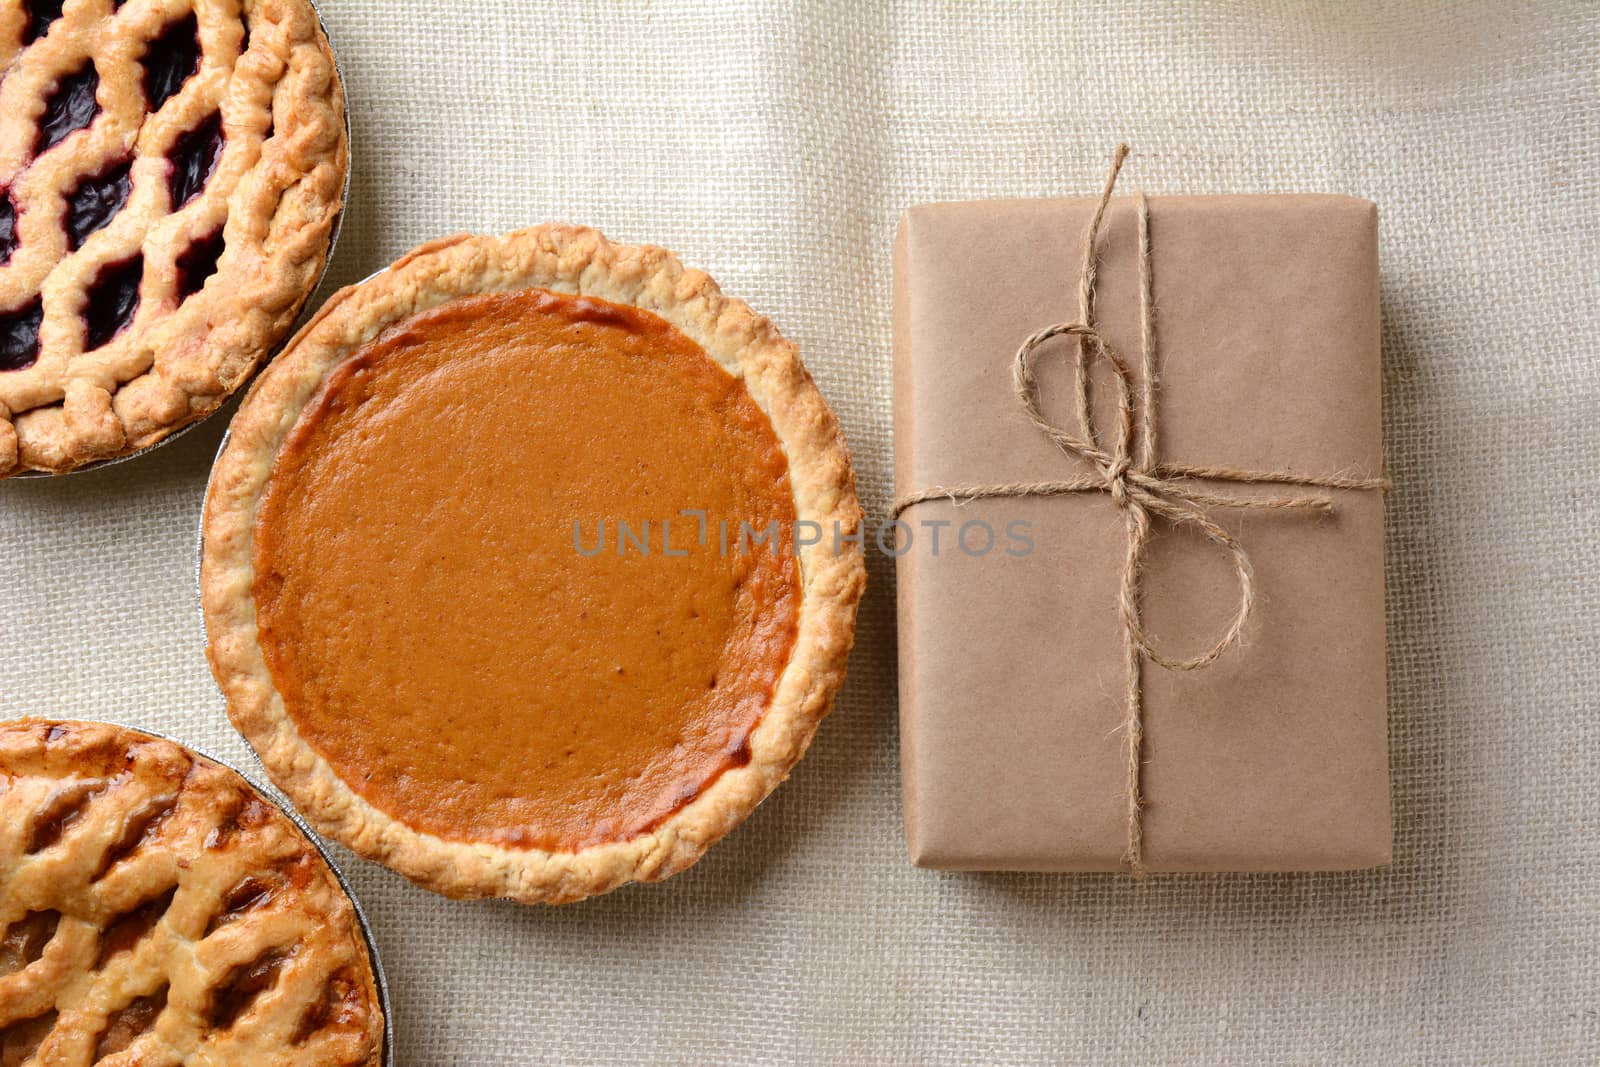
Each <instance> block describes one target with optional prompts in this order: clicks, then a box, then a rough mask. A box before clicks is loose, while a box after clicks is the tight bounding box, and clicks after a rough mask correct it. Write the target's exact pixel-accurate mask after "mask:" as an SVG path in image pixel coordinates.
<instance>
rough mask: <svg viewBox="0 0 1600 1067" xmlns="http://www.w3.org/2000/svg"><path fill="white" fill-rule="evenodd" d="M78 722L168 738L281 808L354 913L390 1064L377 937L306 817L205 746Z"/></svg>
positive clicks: (389, 1024)
mask: <svg viewBox="0 0 1600 1067" xmlns="http://www.w3.org/2000/svg"><path fill="white" fill-rule="evenodd" d="M79 721H82V722H98V723H102V724H104V725H106V726H115V727H118V728H119V729H123V730H131V731H133V732H134V733H138V734H144V735H145V736H146V737H153V738H156V739H157V740H160V741H170V742H171V743H172V744H174V745H177V746H179V747H180V748H182V749H184V751H186V752H192V753H194V754H195V755H197V756H201V757H203V758H205V759H208V760H210V761H211V762H212V763H215V764H216V765H217V766H219V767H225V768H227V769H228V770H230V771H232V772H233V773H234V774H237V775H238V776H239V778H240V779H241V780H242V781H243V782H244V783H245V785H247V786H249V787H250V791H251V792H252V793H254V794H255V795H256V796H258V797H260V798H261V799H262V800H264V801H266V802H267V803H268V804H271V805H272V806H273V807H274V808H276V809H277V810H278V811H281V812H282V813H283V814H284V815H285V816H286V817H287V818H288V820H289V822H290V823H292V824H293V825H294V827H295V829H297V830H299V831H300V835H301V836H302V837H304V838H305V839H306V840H307V841H308V842H310V844H311V847H312V848H314V849H316V851H317V855H319V856H321V857H322V862H324V863H326V864H327V865H328V870H330V871H332V872H333V879H334V881H335V882H337V883H339V889H340V891H341V892H343V893H344V895H345V899H346V900H348V901H349V902H350V907H351V910H353V911H354V912H355V915H356V926H357V927H359V928H360V930H361V940H362V942H363V943H364V944H365V945H366V947H367V960H368V961H369V962H370V963H371V964H372V984H373V987H374V988H375V989H377V991H378V1010H380V1011H382V1012H383V1043H382V1046H381V1049H380V1051H381V1063H382V1064H383V1067H394V1063H395V1058H394V1010H393V1009H392V1008H391V1007H390V1005H389V979H388V976H387V975H385V974H384V970H383V957H382V956H380V955H379V954H378V942H377V939H376V938H374V937H373V936H372V925H371V923H370V922H368V921H367V913H366V911H365V909H363V908H362V907H361V898H360V897H358V896H356V893H355V890H354V889H352V888H351V887H350V881H349V879H347V878H346V877H345V876H344V871H343V870H341V869H340V868H339V865H338V864H337V863H335V862H334V859H333V857H332V856H331V855H329V854H328V848H327V846H326V845H325V844H323V841H322V838H320V837H318V836H317V833H316V831H315V830H313V829H311V827H310V825H308V824H307V823H306V820H305V819H304V818H303V817H302V816H301V814H300V813H299V812H298V811H295V810H294V808H292V807H290V806H289V805H288V804H287V803H285V802H284V801H282V800H280V799H279V798H278V797H276V796H274V795H272V794H271V793H270V792H268V791H267V790H265V789H262V788H261V786H259V785H257V784H256V783H255V781H254V780H253V779H252V778H251V777H250V776H249V775H248V774H245V773H244V772H243V771H241V770H240V769H239V768H238V767H236V766H234V765H233V764H232V763H230V762H229V761H227V760H225V759H218V758H217V757H216V756H213V755H212V754H211V753H209V752H207V751H206V750H205V749H203V748H197V747H196V746H194V745H191V744H190V743H189V742H187V741H184V740H183V739H181V738H177V737H173V736H172V735H171V734H164V733H162V732H160V731H159V730H152V729H150V728H149V727H147V726H136V725H134V724H133V723H128V722H120V721H118V720H116V719H82V720H79Z"/></svg>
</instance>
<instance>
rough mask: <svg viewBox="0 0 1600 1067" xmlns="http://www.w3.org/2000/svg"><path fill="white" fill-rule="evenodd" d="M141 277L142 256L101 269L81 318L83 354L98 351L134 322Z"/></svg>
mask: <svg viewBox="0 0 1600 1067" xmlns="http://www.w3.org/2000/svg"><path fill="white" fill-rule="evenodd" d="M143 277H144V256H143V255H136V256H134V257H133V258H131V259H125V260H123V261H122V262H121V263H107V264H106V265H105V266H103V267H101V268H100V273H99V274H98V275H97V276H96V277H95V280H94V284H93V285H91V286H90V287H89V306H88V308H87V309H86V310H85V311H84V315H83V321H84V325H85V327H86V328H87V332H86V334H85V336H84V342H83V348H84V351H86V352H88V351H92V350H94V349H96V348H99V347H100V346H101V345H103V344H105V343H106V342H107V341H109V340H111V339H112V338H113V337H115V336H116V335H117V334H118V333H120V332H122V329H123V327H125V326H127V325H128V323H130V322H132V321H133V313H134V312H135V311H137V310H138V309H139V281H140V279H142V278H143Z"/></svg>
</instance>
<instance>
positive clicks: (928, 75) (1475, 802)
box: [0, 0, 1600, 1065]
mask: <svg viewBox="0 0 1600 1067" xmlns="http://www.w3.org/2000/svg"><path fill="white" fill-rule="evenodd" d="M325 6H326V15H327V19H328V22H329V24H330V27H331V30H332V34H333V38H334V41H335V44H336V46H337V47H338V49H339V50H340V53H341V57H342V60H343V64H344V71H345V75H346V78H347V89H348V92H349V97H350V106H351V112H352V115H353V120H354V126H355V151H354V170H355V177H354V182H353V185H352V187H351V196H350V204H349V212H348V215H347V219H346V223H345V231H344V238H343V241H342V242H341V244H340V247H339V250H338V255H337V258H336V259H335V261H334V263H333V267H332V270H331V272H330V278H329V283H330V285H331V284H343V283H347V282H351V281H354V280H356V279H358V278H361V277H362V276H364V275H366V274H367V273H369V272H370V271H372V270H374V269H376V268H378V267H380V266H382V265H383V264H385V263H387V262H388V261H389V260H390V259H392V258H393V257H394V256H396V255H397V254H399V253H400V252H402V251H404V250H405V249H407V248H408V247H410V246H411V245H413V244H416V243H417V242H420V241H422V240H424V239H426V238H429V237H433V236H436V235H438V234H443V233H448V232H452V231H457V230H463V229H471V230H479V231H498V230H505V229H509V228H513V227H516V226H520V225H523V224H527V223H531V222H535V221H539V220H544V219H565V220H572V221H580V222H586V223H591V224H594V225H596V226H598V227H600V228H601V229H603V230H604V231H605V232H606V233H608V234H609V235H611V236H613V237H616V238H620V239H625V240H630V241H631V240H640V241H645V240H647V241H653V242H657V243H661V244H665V245H667V246H669V247H671V248H674V249H676V250H678V251H679V252H680V253H681V254H682V255H683V257H684V258H685V259H686V260H687V261H688V262H690V263H693V264H697V265H701V266H704V267H706V268H708V269H709V270H710V271H711V272H712V273H713V274H714V275H715V276H716V277H717V278H718V279H720V280H721V281H722V283H723V284H724V286H725V287H726V288H727V289H728V290H729V291H731V292H733V293H736V294H738V295H740V296H743V297H745V298H746V299H748V300H749V301H750V303H752V304H753V305H755V306H756V307H757V308H759V309H761V310H763V311H765V312H767V313H768V314H770V315H771V316H772V317H773V318H774V319H775V320H776V321H777V322H778V323H779V324H780V326H781V327H782V328H783V329H784V330H785V332H786V333H787V334H788V335H789V336H790V337H792V338H794V339H795V340H796V341H797V342H798V343H799V344H800V346H801V349H802V352H803V353H804V356H805V359H806V362H807V363H808V365H809V366H810V368H811V370H812V372H813V373H814V374H815V376H816V378H817V380H818V383H819V384H820V385H821V387H822V389H823V391H824V393H825V394H826V395H827V397H828V398H829V400H830V401H831V402H832V403H833V406H834V408H835V410H837V411H838V413H839V415H840V417H841V419H842V420H843V422H844V426H845V429H846V432H847V433H848V435H849V440H850V445H851V447H852V449H853V450H854V453H855V456H856V460H857V464H858V470H859V476H860V484H861V489H862V493H863V496H864V499H865V502H866V504H867V505H868V506H869V507H870V508H871V509H872V510H873V511H874V512H876V513H878V514H881V513H882V512H883V510H884V508H885V505H886V503H887V501H888V499H889V495H890V442H891V433H892V429H891V425H890V411H889V406H890V384H889V359H890V357H889V248H890V241H891V237H892V234H893V230H894V226H895V222H896V218H897V215H898V213H899V210H900V208H901V207H902V206H903V205H905V204H908V203H911V202H913V201H918V200H928V199H935V198H961V197H984V196H1032V195H1042V194H1075V195H1079V194H1087V193H1091V192H1093V191H1095V190H1096V189H1098V187H1099V182H1100V180H1101V177H1102V175H1103V173H1104V169H1105V164H1106V155H1107V152H1108V150H1109V149H1110V147H1111V145H1112V144H1113V143H1114V142H1115V141H1116V140H1118V139H1127V140H1129V141H1131V142H1132V143H1133V145H1134V147H1135V152H1136V154H1135V157H1134V159H1133V161H1132V163H1131V164H1130V170H1129V172H1128V179H1129V182H1130V186H1129V187H1130V188H1132V187H1133V186H1135V185H1136V186H1139V187H1142V188H1144V189H1145V190H1146V191H1147V192H1149V193H1151V194H1152V195H1159V194H1162V193H1178V192H1184V193H1212V192H1250V191H1282V192H1290V191H1327V192H1340V193H1352V194H1356V195H1360V196H1366V197H1371V198H1373V199H1375V200H1377V201H1378V203H1379V204H1380V206H1381V218H1382V256H1383V314H1384V332H1383V339H1384V364H1385V386H1386V389H1387V394H1388V395H1387V402H1386V412H1387V423H1388V454H1389V464H1390V470H1391V472H1392V474H1393V475H1394V478H1395V481H1396V483H1397V484H1396V489H1395V492H1394V493H1393V494H1392V496H1391V498H1390V505H1391V510H1390V513H1389V515H1390V536H1389V548H1390V551H1391V560H1390V565H1389V598H1390V616H1389V625H1390V628H1391V637H1390V667H1391V671H1392V683H1391V695H1392V705H1393V727H1392V730H1393V747H1394V789H1395V798H1396V805H1397V814H1396V820H1397V842H1396V860H1395V864H1394V866H1393V868H1392V869H1390V870H1386V871H1381V872H1377V873H1368V874H1361V875H1354V876H1348V875H1346V876H1334V875H1317V876H1311V875H1300V876H1274V877H1243V876H1215V877H1156V878H1152V879H1150V880H1149V881H1147V882H1145V883H1144V884H1135V883H1133V882H1131V881H1128V880H1126V879H1124V878H1120V877H1110V876H1106V877H1081V876H1080V877H1071V876H1042V875H955V874H939V873H933V872H927V871H919V870H915V869H913V868H912V867H910V866H909V865H908V864H907V863H906V861H905V859H904V853H903V848H902V843H901V835H900V825H899V819H900V805H899V785H898V775H897V756H896V749H895V684H894V671H895V664H894V655H893V639H892V638H893V625H894V616H893V603H894V598H893V596H892V592H893V573H892V568H891V567H889V566H886V565H885V563H886V561H885V560H883V559H882V558H877V559H874V560H873V563H872V584H871V587H870V589H869V592H868V597H867V600H866V603H865V604H864V606H863V610H862V615H861V629H860V637H859V641H858V647H857V651H856V655H855V659H854V661H853V664H852V668H851V677H850V681H849V684H848V686H847V688H846V690H845V693H844V695H843V697H842V699H841V701H840V703H839V706H838V709H837V710H836V712H835V713H834V717H833V718H832V719H831V720H829V721H828V723H827V724H826V725H825V726H824V728H823V730H822V732H821V734H820V736H819V738H818V741H817V744H816V747H815V748H814V749H813V751H812V754H811V755H810V756H809V757H808V758H807V759H806V761H805V762H804V763H802V764H801V765H800V767H799V768H798V771H797V773H796V774H795V776H794V778H793V779H792V780H791V781H790V782H789V784H787V785H786V786H784V787H783V788H782V789H780V790H779V791H778V793H777V794H776V795H774V797H773V798H772V799H771V800H770V801H769V802H768V803H767V804H766V805H764V806H763V807H762V808H761V809H760V810H759V811H758V812H757V813H756V814H755V816H754V817H753V818H752V819H751V820H750V821H749V822H748V824H746V825H745V826H744V827H743V828H742V829H740V830H738V831H736V832H735V833H734V834H733V835H732V836H731V837H730V838H729V839H728V840H727V841H726V842H725V843H724V844H722V845H721V846H719V847H718V848H717V849H715V850H713V851H712V852H711V854H710V855H709V856H708V857H707V858H706V860H705V861H704V862H703V863H701V864H700V865H699V866H698V867H696V868H695V869H694V870H692V871H690V872H689V873H688V874H685V875H683V876H681V877H679V878H676V879H674V880H672V881H671V882H668V883H666V884H664V885H661V886H655V887H632V888H629V889H626V890H623V891H621V892H618V893H616V894H614V895H612V896H610V897H607V898H604V899H601V900H598V901H593V902H590V903H587V904H582V905H578V906H575V907H569V908H562V909H553V910H552V909H539V910H536V909H528V908H522V907H517V906H515V905H511V904H505V903H496V902H487V903H486V902H480V903H452V902H450V901H447V900H444V899H442V898H439V897H435V896H432V895H430V894H428V893H425V892H423V891H421V890H418V889H415V888H412V887H411V886H410V885H409V884H407V883H406V882H404V881H403V880H402V879H400V878H399V877H397V876H395V875H391V874H390V873H388V872H387V871H385V870H383V869H381V868H379V867H375V866H372V865H369V864H366V863H363V862H360V861H357V860H354V859H350V860H349V862H348V864H347V867H348V871H349V875H350V877H351V880H352V881H353V882H354V884H355V886H356V888H357V890H358V891H359V893H360V895H361V897H362V899H363V901H364V902H365V903H366V905H367V907H368V909H369V911H370V912H371V915H372V919H373V922H374V925H375V927H376V931H377V936H378V939H379V941H380V942H381V944H382V948H383V951H384V956H385V959H386V961H387V964H388V968H389V972H390V975H391V978H392V984H393V993H394V1006H395V1013H396V1024H397V1026H398V1034H399V1044H400V1051H401V1056H400V1059H401V1062H402V1063H404V1064H407V1065H411V1064H491V1063H492V1064H499V1063H524V1062H529V1063H532V1062H551V1063H578V1064H590V1063H594V1064H598V1063H647V1062H650V1063H661V1062H666V1063H734V1062H758V1061H760V1062H804V1063H857V1062H886V1063H902V1064H930V1063H955V1062H965V1063H989V1062H994V1063H1000V1062H1007V1063H1010V1062H1017V1063H1060V1062H1067V1061H1082V1062H1111V1061H1125V1062H1140V1063H1151V1062H1186V1063H1187V1062H1230V1063H1239V1064H1279V1063H1284V1062H1328V1063H1353V1062H1396V1063H1423V1062H1429V1063H1436V1062H1458V1063H1467V1062H1471V1063H1476V1064H1504V1063H1557V1062H1567V1063H1577V1062H1583V1061H1590V1062H1592V1061H1594V1060H1595V1059H1596V1058H1597V1057H1600V1000H1597V999H1596V989H1597V988H1600V964H1597V962H1596V957H1597V953H1600V888H1597V886H1596V875H1597V874H1600V833H1597V825H1600V786H1597V784H1596V771H1597V768H1600V715H1596V710H1597V704H1600V662H1597V661H1600V657H1597V648H1596V642H1595V631H1596V626H1597V624H1600V609H1597V607H1596V602H1597V599H1600V579H1597V577H1596V571H1597V569H1600V551H1597V549H1596V539H1595V521H1594V520H1595V517H1596V502H1595V494H1596V492H1597V491H1600V479H1597V478H1596V474H1595V471H1596V467H1597V465H1600V357H1597V350H1596V341H1595V336H1596V334H1595V327H1596V325H1597V315H1596V303H1597V297H1596V291H1597V286H1596V282H1597V280H1600V278H1597V274H1600V272H1597V269H1596V257H1595V245H1596V236H1597V225H1596V223H1597V221H1600V220H1597V218H1596V208H1595V203H1596V199H1597V197H1600V181H1597V178H1596V173H1597V168H1600V8H1596V7H1594V6H1593V5H1588V4H1579V3H1571V4H1550V5H1545V6H1542V7H1530V6H1520V5H1513V4H1508V3H1500V2H1494V3H1482V4H1453V3H1394V4H1391V5H1376V4H1327V5H1303V4H1290V3H1225V2H1215V3H1195V4H1183V5H1178V4H1172V5H1152V6H1150V7H1148V8H1147V9H1144V10H1141V9H1140V6H1139V5H1133V4H1088V3H1079V4H1062V5H1059V6H1049V7H1046V6H1042V5H1041V6H1032V5H1026V6H1025V5H1021V4H1016V5H1011V4H984V5H978V4H959V5H956V4H950V5H937V4H933V5H918V4H900V5H889V4H873V3H849V2H840V3H837V4H833V5H829V4H824V3H818V4H815V5H797V4H771V5H756V4H735V3H726V4H721V3H710V2H691V0H674V2H672V3H652V4H640V5H627V6H624V5H612V4H593V3H589V2H584V0H574V2H566V3H558V2H551V0H518V2H515V3H512V2H492V0H481V2H476V3H451V2H447V0H410V2H400V0H395V2H385V3H379V2H376V0H370V2H359V3H358V2H354V0H326V2H325ZM222 428H223V418H220V417H219V418H218V419H216V420H213V422H212V423H211V424H209V425H208V426H206V427H204V428H203V429H201V430H198V431H196V432H195V433H193V434H190V435H189V436H187V437H185V438H184V439H182V440H181V441H179V442H177V443H175V444H173V445H172V446H170V447H168V448H165V449H162V450H159V451H157V452H156V453H154V454H152V455H150V456H147V457H145V458H143V459H141V460H138V461H135V462H133V463H130V464H125V465H122V466H118V467H113V468H110V469H107V470H104V471H100V472H96V473H91V474H85V475H78V476H73V477H69V478H64V479H56V480H53V481H36V482H29V483H22V482H18V483H12V484H7V485H0V714H4V715H7V716H10V715H20V714H27V713H33V714H47V715H63V716H91V717H93V716H99V717H109V718H117V719H124V720H130V721H134V722H138V723H142V724H146V725H148V726H150V727H153V728H157V729H160V730H164V731H168V732H171V733H173V734H176V735H178V736H179V737H182V738H184V739H187V740H189V741H191V742H194V743H197V744H200V745H202V746H205V747H207V748H209V749H211V750H212V751H214V752H216V753H217V754H219V755H221V756H224V757H227V758H232V759H234V760H235V761H238V762H240V763H241V764H245V765H246V766H249V767H251V768H252V769H253V770H257V768H255V767H254V765H253V764H252V763H250V756H249V754H248V751H247V750H246V748H245V747H244V745H243V744H242V743H241V742H240V741H239V739H238V738H237V737H236V735H235V734H234V733H233V731H232V730H231V729H230V727H229V726H228V723H227V721H226V719H225V718H224V715H223V711H222V704H221V700H220V698H219V697H218V695H217V693H216V691H215V690H214V688H213V686H212V683H211V678H210V675H209V673H208V672H207V670H206V666H205V662H204V660H203V659H202V656H201V635H200V629H199V625H198V621H197V617H196V606H195V593H194V531H195V522H196V518H197V515H198V511H199V506H200V496H201V490H202V486H203V484H204V481H205V476H206V471H207V468H208V466H209V464H210V461H211V457H212V453H213V452H214V450H215V448H216V445H217V441H218V438H219V437H220V435H221V433H222Z"/></svg>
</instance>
